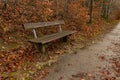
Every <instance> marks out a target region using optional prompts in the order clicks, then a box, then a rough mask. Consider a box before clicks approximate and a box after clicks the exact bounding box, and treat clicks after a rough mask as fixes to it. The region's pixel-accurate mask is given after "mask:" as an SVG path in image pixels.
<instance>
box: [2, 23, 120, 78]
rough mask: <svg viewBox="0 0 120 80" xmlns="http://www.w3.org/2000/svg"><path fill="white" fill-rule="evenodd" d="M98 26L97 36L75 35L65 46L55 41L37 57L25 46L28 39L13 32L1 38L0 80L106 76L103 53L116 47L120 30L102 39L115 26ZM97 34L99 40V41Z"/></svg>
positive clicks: (35, 52)
mask: <svg viewBox="0 0 120 80" xmlns="http://www.w3.org/2000/svg"><path fill="white" fill-rule="evenodd" d="M102 26H103V29H100V34H98V36H95V37H94V39H90V40H87V39H86V38H84V37H81V35H80V33H79V31H78V33H76V34H75V35H72V36H70V39H69V40H68V42H67V43H63V42H62V41H61V40H57V41H56V42H57V43H56V42H52V43H50V44H48V45H47V46H46V49H47V51H46V52H47V54H42V53H40V52H39V50H38V49H37V48H36V47H35V46H33V45H31V44H30V43H28V42H27V40H28V37H31V36H28V35H25V36H24V34H19V33H18V34H17V32H14V33H13V32H11V33H9V34H8V35H5V36H4V38H3V39H1V40H0V44H1V45H0V50H1V52H0V80H6V79H8V80H42V79H43V78H45V79H44V80H77V79H80V78H81V79H83V80H84V78H85V79H86V78H87V79H86V80H89V79H88V78H89V77H91V78H93V76H94V75H95V74H92V73H93V72H97V70H99V68H100V69H101V71H100V72H101V73H103V74H106V68H105V69H104V66H105V65H104V64H106V63H107V61H103V60H106V58H105V54H104V51H106V50H105V49H106V48H107V46H111V45H112V43H113V46H114V44H119V43H115V42H117V41H113V40H114V39H118V37H119V32H118V31H119V30H120V29H119V25H118V26H117V27H116V28H115V29H114V30H113V32H111V33H108V35H107V36H105V35H104V34H106V32H110V31H111V29H113V28H114V27H115V26H116V22H113V23H107V24H106V25H102ZM80 32H81V31H80ZM15 34H16V35H15ZM101 34H103V37H100V35H101ZM23 36H24V37H23ZM104 36H105V37H104ZM108 36H111V37H110V39H107V37H108ZM20 37H21V38H20ZM113 37H115V38H113ZM106 42H107V43H106ZM108 42H109V43H108ZM50 45H51V46H50ZM101 46H102V47H101ZM116 46H118V45H116ZM103 54H104V56H103ZM108 54H109V53H108ZM106 56H107V55H106ZM115 60H116V59H115ZM52 65H53V66H52ZM118 66H119V65H118ZM102 69H103V70H102ZM118 69H119V68H118ZM47 74H48V75H47ZM46 75H47V76H46ZM103 76H104V75H103ZM100 77H101V76H100ZM104 78H106V77H104ZM95 80H96V79H95ZM100 80H102V79H100ZM103 80H104V79H103ZM108 80H109V79H108ZM110 80H111V79H110ZM113 80H114V79H113Z"/></svg>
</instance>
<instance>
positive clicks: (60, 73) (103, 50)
mask: <svg viewBox="0 0 120 80" xmlns="http://www.w3.org/2000/svg"><path fill="white" fill-rule="evenodd" d="M38 80H41V79H39V78H38ZM43 80H120V23H118V24H117V25H116V27H115V28H114V29H113V30H112V31H111V32H109V33H107V34H106V35H104V36H103V37H101V39H100V40H99V41H98V40H96V41H93V42H92V44H90V46H87V47H84V48H82V49H77V50H76V51H75V52H74V53H73V54H65V55H62V56H61V57H60V58H59V60H58V62H57V63H56V64H54V65H53V66H52V67H51V69H50V71H49V74H48V75H47V76H46V77H45V78H44V79H43Z"/></svg>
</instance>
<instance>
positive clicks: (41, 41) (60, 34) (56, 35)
mask: <svg viewBox="0 0 120 80" xmlns="http://www.w3.org/2000/svg"><path fill="white" fill-rule="evenodd" d="M62 24H64V21H53V22H38V23H25V24H24V25H23V26H24V29H25V30H27V29H33V33H34V38H33V39H30V40H29V41H30V42H32V43H36V44H37V46H38V48H39V49H40V51H41V52H42V53H45V44H46V43H49V42H52V41H54V40H57V39H60V38H63V41H65V42H66V41H67V37H68V36H69V35H71V34H73V33H75V31H70V30H67V31H62V28H61V25H62ZM56 25H58V27H59V31H58V32H57V33H53V34H50V35H45V36H42V37H40V38H38V36H37V34H36V31H35V29H36V28H39V27H47V26H56Z"/></svg>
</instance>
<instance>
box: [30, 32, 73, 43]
mask: <svg viewBox="0 0 120 80" xmlns="http://www.w3.org/2000/svg"><path fill="white" fill-rule="evenodd" d="M73 33H75V31H63V32H59V33H54V34H51V35H46V36H43V37H41V38H37V39H31V40H29V41H30V42H34V43H41V44H45V43H48V42H51V41H54V40H56V39H59V38H62V37H65V36H68V35H70V34H73Z"/></svg>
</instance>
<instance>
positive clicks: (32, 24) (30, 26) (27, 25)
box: [23, 20, 64, 29]
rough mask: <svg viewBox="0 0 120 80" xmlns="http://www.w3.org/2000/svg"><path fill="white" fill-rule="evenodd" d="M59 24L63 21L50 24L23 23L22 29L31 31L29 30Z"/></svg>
mask: <svg viewBox="0 0 120 80" xmlns="http://www.w3.org/2000/svg"><path fill="white" fill-rule="evenodd" d="M59 24H64V21H63V20H61V21H52V22H38V23H25V24H24V25H23V27H24V29H31V28H38V27H45V26H55V25H59Z"/></svg>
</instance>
